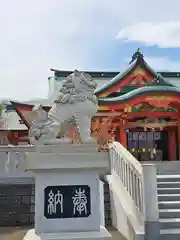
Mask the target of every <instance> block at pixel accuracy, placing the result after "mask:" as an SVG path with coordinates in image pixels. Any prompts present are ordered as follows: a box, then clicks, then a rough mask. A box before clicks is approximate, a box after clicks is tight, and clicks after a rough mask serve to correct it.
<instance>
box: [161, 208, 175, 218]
mask: <svg viewBox="0 0 180 240" xmlns="http://www.w3.org/2000/svg"><path fill="white" fill-rule="evenodd" d="M159 217H160V218H180V209H160V210H159Z"/></svg>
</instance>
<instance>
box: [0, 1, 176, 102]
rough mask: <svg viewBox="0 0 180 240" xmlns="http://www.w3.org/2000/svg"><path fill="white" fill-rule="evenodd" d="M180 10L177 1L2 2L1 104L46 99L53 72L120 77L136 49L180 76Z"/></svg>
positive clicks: (0, 23) (0, 6)
mask: <svg viewBox="0 0 180 240" xmlns="http://www.w3.org/2000/svg"><path fill="white" fill-rule="evenodd" d="M10 6H11V7H10ZM179 9H180V1H179V0H171V1H162V0H158V1H155V0H151V1H147V2H146V3H145V2H144V0H31V1H24V0H16V1H12V0H6V1H3V0H0V29H1V37H0V53H1V54H0V67H1V71H0V81H1V88H0V98H1V99H2V98H13V99H19V100H28V99H32V98H41V97H42V98H43V97H46V96H47V93H48V81H47V78H48V76H50V75H51V74H52V73H51V72H50V71H49V69H50V68H56V69H61V70H63V69H64V70H73V69H75V68H77V69H79V70H81V69H82V70H104V71H105V70H107V71H108V70H111V71H113V70H115V71H121V69H122V68H123V69H124V67H125V66H126V65H127V64H128V61H129V60H130V58H131V56H132V54H133V53H134V51H135V50H136V49H137V48H138V47H140V48H141V51H142V52H143V54H144V56H145V59H146V61H147V62H148V63H149V64H150V65H151V66H152V67H153V68H154V69H155V70H167V71H180V48H179V47H180V14H179Z"/></svg>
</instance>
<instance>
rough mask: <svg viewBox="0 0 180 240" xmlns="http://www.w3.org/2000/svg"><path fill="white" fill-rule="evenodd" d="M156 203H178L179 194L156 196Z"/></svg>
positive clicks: (179, 199)
mask: <svg viewBox="0 0 180 240" xmlns="http://www.w3.org/2000/svg"><path fill="white" fill-rule="evenodd" d="M158 201H180V194H158Z"/></svg>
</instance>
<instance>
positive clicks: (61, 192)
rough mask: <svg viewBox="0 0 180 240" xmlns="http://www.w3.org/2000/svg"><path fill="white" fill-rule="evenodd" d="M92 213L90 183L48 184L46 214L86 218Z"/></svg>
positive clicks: (45, 198) (52, 217)
mask: <svg viewBox="0 0 180 240" xmlns="http://www.w3.org/2000/svg"><path fill="white" fill-rule="evenodd" d="M90 214H91V198H90V187H89V186H88V185H71V186H69V185H68V186H48V187H46V188H45V189H44V216H45V217H46V218H48V219H56V218H85V217H88V216H90Z"/></svg>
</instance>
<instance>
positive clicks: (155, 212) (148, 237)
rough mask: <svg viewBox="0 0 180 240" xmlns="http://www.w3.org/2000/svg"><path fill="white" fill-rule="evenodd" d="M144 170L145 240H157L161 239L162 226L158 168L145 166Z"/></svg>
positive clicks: (150, 165)
mask: <svg viewBox="0 0 180 240" xmlns="http://www.w3.org/2000/svg"><path fill="white" fill-rule="evenodd" d="M142 168H143V199H144V219H145V223H144V224H145V225H144V227H145V240H152V239H153V240H157V239H159V237H160V226H159V208H158V195H157V174H156V166H155V165H154V164H143V165H142Z"/></svg>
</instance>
